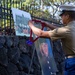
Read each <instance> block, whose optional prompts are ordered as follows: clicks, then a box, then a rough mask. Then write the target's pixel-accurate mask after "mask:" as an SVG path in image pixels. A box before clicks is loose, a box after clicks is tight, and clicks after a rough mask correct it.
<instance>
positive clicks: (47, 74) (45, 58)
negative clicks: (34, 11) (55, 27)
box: [34, 24, 58, 75]
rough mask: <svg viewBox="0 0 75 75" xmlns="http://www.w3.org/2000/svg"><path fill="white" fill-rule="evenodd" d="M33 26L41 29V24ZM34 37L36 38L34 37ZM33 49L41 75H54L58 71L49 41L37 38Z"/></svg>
mask: <svg viewBox="0 0 75 75" xmlns="http://www.w3.org/2000/svg"><path fill="white" fill-rule="evenodd" d="M35 26H37V27H39V28H41V24H35ZM44 30H46V28H44ZM34 37H36V36H35V35H34ZM35 47H36V51H37V55H38V59H39V62H40V65H41V69H42V75H56V72H57V71H58V69H57V67H56V63H55V60H54V57H53V53H52V45H51V41H50V39H47V38H39V39H38V40H37V41H36V42H35Z"/></svg>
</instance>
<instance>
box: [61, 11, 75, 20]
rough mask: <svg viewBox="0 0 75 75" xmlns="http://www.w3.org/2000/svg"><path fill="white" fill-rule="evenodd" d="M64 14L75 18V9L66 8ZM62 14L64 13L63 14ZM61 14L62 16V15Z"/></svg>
mask: <svg viewBox="0 0 75 75" xmlns="http://www.w3.org/2000/svg"><path fill="white" fill-rule="evenodd" d="M63 14H64V15H69V17H70V18H71V19H74V20H75V11H66V10H64V13H63ZM63 14H62V15H63ZM62 15H61V16H62Z"/></svg>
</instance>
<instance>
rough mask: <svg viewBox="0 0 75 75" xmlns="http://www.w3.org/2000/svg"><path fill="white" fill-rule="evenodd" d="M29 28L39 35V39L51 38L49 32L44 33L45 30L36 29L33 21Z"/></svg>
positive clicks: (30, 22)
mask: <svg viewBox="0 0 75 75" xmlns="http://www.w3.org/2000/svg"><path fill="white" fill-rule="evenodd" d="M29 26H30V28H31V29H32V31H33V33H34V34H35V35H37V36H39V37H44V38H50V34H49V31H43V30H41V29H39V28H37V27H35V26H34V24H33V22H32V21H29Z"/></svg>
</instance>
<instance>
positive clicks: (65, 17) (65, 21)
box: [61, 14, 69, 25]
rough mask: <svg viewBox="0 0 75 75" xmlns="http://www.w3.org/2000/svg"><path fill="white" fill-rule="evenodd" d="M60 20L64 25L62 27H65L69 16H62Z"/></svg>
mask: <svg viewBox="0 0 75 75" xmlns="http://www.w3.org/2000/svg"><path fill="white" fill-rule="evenodd" d="M61 18H62V23H63V24H64V25H67V24H68V20H69V15H68V14H66V15H65V14H63V15H62V16H61Z"/></svg>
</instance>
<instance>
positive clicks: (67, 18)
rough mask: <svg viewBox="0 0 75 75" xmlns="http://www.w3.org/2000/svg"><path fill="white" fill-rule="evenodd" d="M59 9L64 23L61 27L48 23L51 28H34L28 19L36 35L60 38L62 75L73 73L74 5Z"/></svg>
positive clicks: (74, 71) (74, 65) (74, 49)
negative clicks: (63, 66)
mask: <svg viewBox="0 0 75 75" xmlns="http://www.w3.org/2000/svg"><path fill="white" fill-rule="evenodd" d="M60 9H62V12H61V14H60V16H61V18H62V22H63V24H64V26H63V27H60V28H57V27H55V26H52V25H49V27H50V28H51V29H53V30H51V31H43V30H41V29H39V28H36V27H35V26H34V25H33V23H32V21H29V26H30V28H31V29H32V31H33V33H34V34H36V35H37V36H40V37H45V38H50V39H51V40H57V39H61V42H62V46H63V50H64V52H65V57H66V58H65V72H64V75H75V6H70V5H61V6H60ZM46 24H47V23H46ZM47 25H48V24H47Z"/></svg>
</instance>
